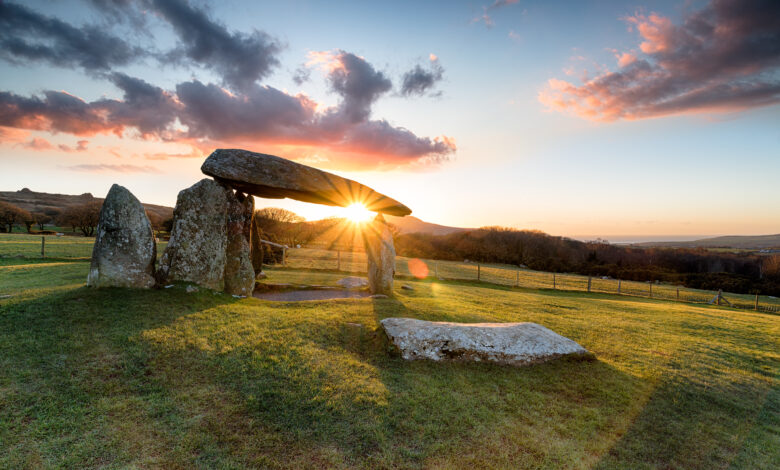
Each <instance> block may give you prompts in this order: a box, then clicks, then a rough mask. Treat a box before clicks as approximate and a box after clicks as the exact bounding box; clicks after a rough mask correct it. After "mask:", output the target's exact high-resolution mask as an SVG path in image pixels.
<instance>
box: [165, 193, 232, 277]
mask: <svg viewBox="0 0 780 470" xmlns="http://www.w3.org/2000/svg"><path fill="white" fill-rule="evenodd" d="M233 199H235V196H234V195H233V191H232V190H231V189H230V188H228V187H227V186H225V185H223V184H220V183H218V182H216V181H214V180H212V179H203V180H201V181H199V182H197V183H195V184H194V185H192V186H191V187H189V188H187V189H184V190H182V191H180V192H179V195H178V197H177V198H176V208H175V209H174V210H173V228H172V229H171V238H170V240H169V241H168V247H167V248H166V249H165V252H164V253H163V256H162V258H161V259H160V267H159V269H158V271H157V277H158V280H159V282H160V283H161V284H166V283H169V282H171V281H187V282H192V283H194V284H198V285H200V286H203V287H207V288H209V289H214V290H222V289H223V287H224V276H225V253H226V251H227V244H228V240H227V238H228V237H227V220H226V215H227V213H228V208H229V207H230V205H231V202H232V200H233Z"/></svg>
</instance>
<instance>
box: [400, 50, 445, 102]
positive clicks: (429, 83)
mask: <svg viewBox="0 0 780 470" xmlns="http://www.w3.org/2000/svg"><path fill="white" fill-rule="evenodd" d="M442 78H444V67H442V66H441V64H440V63H439V59H438V57H436V56H435V55H433V54H431V57H430V61H429V64H428V68H427V69H424V68H423V67H422V66H420V65H419V64H418V65H415V66H414V68H413V69H412V70H409V71H408V72H406V73H405V74H404V76H403V79H402V82H401V94H402V95H404V96H411V95H418V96H422V95H424V94H425V93H426V92H428V91H429V90H431V89H432V88H433V87H435V86H436V83H438V82H440V81H441V80H442Z"/></svg>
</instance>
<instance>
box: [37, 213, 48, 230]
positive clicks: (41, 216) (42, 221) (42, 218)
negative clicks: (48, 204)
mask: <svg viewBox="0 0 780 470" xmlns="http://www.w3.org/2000/svg"><path fill="white" fill-rule="evenodd" d="M33 218H34V219H35V223H36V224H38V229H39V230H44V225H46V224H48V223H49V222H51V221H52V220H53V217H52V216H50V215H47V214H45V213H43V212H35V213H33Z"/></svg>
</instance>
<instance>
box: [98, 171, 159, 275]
mask: <svg viewBox="0 0 780 470" xmlns="http://www.w3.org/2000/svg"><path fill="white" fill-rule="evenodd" d="M156 259H157V246H156V244H155V240H154V232H153V231H152V224H151V223H150V222H149V218H148V217H147V216H146V211H145V210H144V207H143V206H142V205H141V203H140V202H139V201H138V199H136V197H135V196H133V194H132V193H131V192H130V191H128V190H127V189H126V188H124V187H122V186H119V185H118V184H115V185H113V186H111V189H110V190H109V191H108V195H107V196H106V200H105V201H104V202H103V207H102V208H101V209H100V219H99V220H98V226H97V232H96V237H95V245H94V246H93V248H92V264H91V265H90V268H89V274H88V275H87V285H88V286H90V287H114V286H115V287H146V288H148V287H152V286H154V262H155V260H156Z"/></svg>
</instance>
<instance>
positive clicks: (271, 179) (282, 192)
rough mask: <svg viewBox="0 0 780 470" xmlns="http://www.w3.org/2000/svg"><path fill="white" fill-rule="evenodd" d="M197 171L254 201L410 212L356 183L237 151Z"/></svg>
mask: <svg viewBox="0 0 780 470" xmlns="http://www.w3.org/2000/svg"><path fill="white" fill-rule="evenodd" d="M200 169H201V171H202V172H203V173H205V174H207V175H209V176H213V177H214V178H215V179H217V180H218V181H221V182H223V183H225V184H228V185H230V186H232V187H233V188H236V189H237V190H239V191H242V192H245V193H248V194H254V195H255V196H258V197H263V198H272V199H282V198H286V197H288V198H291V199H297V200H299V201H305V202H313V203H316V204H326V205H330V206H342V207H347V206H350V205H352V204H355V203H361V204H363V205H364V206H366V209H368V210H370V211H373V212H382V213H385V214H390V215H397V216H400V217H403V216H405V215H409V214H411V213H412V211H411V209H409V208H408V207H406V206H405V205H403V204H401V203H400V202H398V201H396V200H395V199H393V198H391V197H388V196H385V195H384V194H380V193H378V192H376V191H374V190H373V189H371V188H369V187H368V186H365V185H362V184H360V183H358V182H357V181H352V180H350V179H346V178H342V177H341V176H337V175H334V174H332V173H328V172H326V171H322V170H318V169H317V168H312V167H310V166H306V165H301V164H300V163H295V162H293V161H290V160H287V159H284V158H280V157H276V156H274V155H265V154H262V153H254V152H249V151H247V150H240V149H218V150H215V151H214V153H212V154H211V155H209V157H208V158H207V159H206V161H205V162H203V166H202V167H201V168H200Z"/></svg>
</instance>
